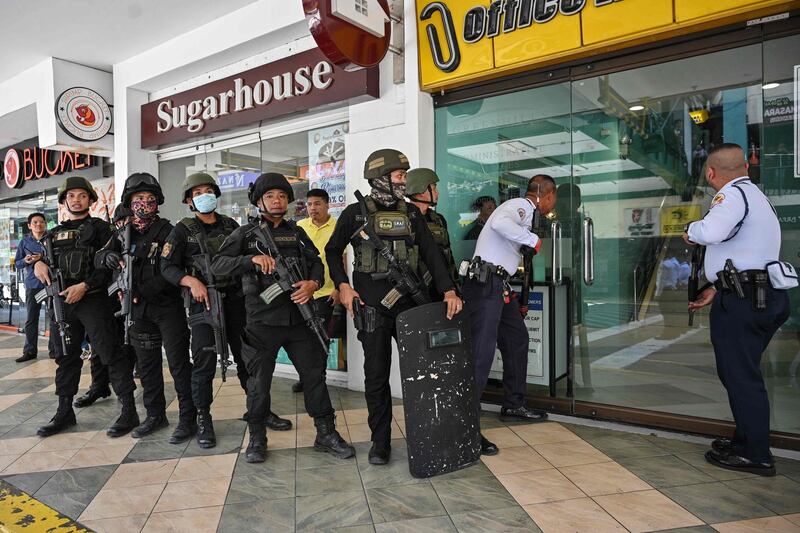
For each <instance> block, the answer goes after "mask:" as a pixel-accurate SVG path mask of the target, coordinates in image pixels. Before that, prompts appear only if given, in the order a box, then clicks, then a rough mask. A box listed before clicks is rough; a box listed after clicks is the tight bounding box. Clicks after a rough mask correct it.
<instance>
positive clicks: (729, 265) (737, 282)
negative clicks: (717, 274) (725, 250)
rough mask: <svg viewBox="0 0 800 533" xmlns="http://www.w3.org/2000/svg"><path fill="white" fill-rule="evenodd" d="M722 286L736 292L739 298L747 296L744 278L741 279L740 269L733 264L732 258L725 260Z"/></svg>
mask: <svg viewBox="0 0 800 533" xmlns="http://www.w3.org/2000/svg"><path fill="white" fill-rule="evenodd" d="M722 274H723V275H722V277H721V278H720V279H721V280H722V287H723V288H724V289H728V290H732V291H733V292H735V293H736V296H737V297H738V298H745V297H746V295H745V293H744V287H742V280H741V279H739V271H738V270H736V267H735V266H733V261H731V260H730V259H726V260H725V268H723V269H722Z"/></svg>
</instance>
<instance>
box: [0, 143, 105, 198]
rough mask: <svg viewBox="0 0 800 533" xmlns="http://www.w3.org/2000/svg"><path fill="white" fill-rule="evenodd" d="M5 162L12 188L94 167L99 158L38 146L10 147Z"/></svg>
mask: <svg viewBox="0 0 800 533" xmlns="http://www.w3.org/2000/svg"><path fill="white" fill-rule="evenodd" d="M3 163H4V164H3V175H4V177H5V182H6V185H7V186H8V187H9V188H11V189H20V188H22V186H23V185H25V182H26V181H30V180H38V179H42V178H49V177H51V176H57V175H59V174H64V173H66V172H72V171H73V170H80V169H82V168H89V167H92V166H94V165H96V164H97V158H96V157H94V156H91V155H87V154H76V153H74V152H62V151H60V150H45V149H43V148H36V147H31V148H10V149H9V150H8V151H7V152H6V155H5V158H4V161H3Z"/></svg>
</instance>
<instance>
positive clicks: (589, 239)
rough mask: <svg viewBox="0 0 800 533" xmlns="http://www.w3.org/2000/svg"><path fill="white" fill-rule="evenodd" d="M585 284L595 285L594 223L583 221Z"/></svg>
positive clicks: (588, 220) (586, 219) (585, 219)
mask: <svg viewBox="0 0 800 533" xmlns="http://www.w3.org/2000/svg"><path fill="white" fill-rule="evenodd" d="M583 282H584V283H585V284H586V285H593V284H594V221H593V220H592V219H591V217H586V218H584V219H583Z"/></svg>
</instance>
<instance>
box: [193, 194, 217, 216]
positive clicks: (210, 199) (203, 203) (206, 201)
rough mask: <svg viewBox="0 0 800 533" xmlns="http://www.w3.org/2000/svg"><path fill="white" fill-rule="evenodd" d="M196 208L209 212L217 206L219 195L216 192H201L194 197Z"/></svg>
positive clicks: (204, 212)
mask: <svg viewBox="0 0 800 533" xmlns="http://www.w3.org/2000/svg"><path fill="white" fill-rule="evenodd" d="M192 203H193V204H194V208H195V209H197V210H198V211H199V212H201V213H203V214H208V213H211V212H212V211H214V209H216V208H217V195H216V194H214V193H206V194H201V195H199V196H195V197H194V198H192Z"/></svg>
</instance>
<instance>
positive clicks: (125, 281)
mask: <svg viewBox="0 0 800 533" xmlns="http://www.w3.org/2000/svg"><path fill="white" fill-rule="evenodd" d="M131 238H132V237H131V223H130V222H126V223H125V226H123V228H122V232H121V233H120V241H121V243H122V262H123V263H124V265H123V267H122V269H121V270H120V271H119V273H118V274H117V279H116V280H115V281H114V283H112V284H111V285H109V286H108V295H109V296H114V295H116V294H117V293H120V294H122V298H120V309H119V311H117V312H115V313H114V316H115V317H117V318H119V317H123V319H124V326H125V337H124V340H123V342H124V344H125V345H128V346H130V344H131V326H132V325H133V312H132V311H133V254H132V253H131V246H132V244H133V243H132V240H131Z"/></svg>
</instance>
